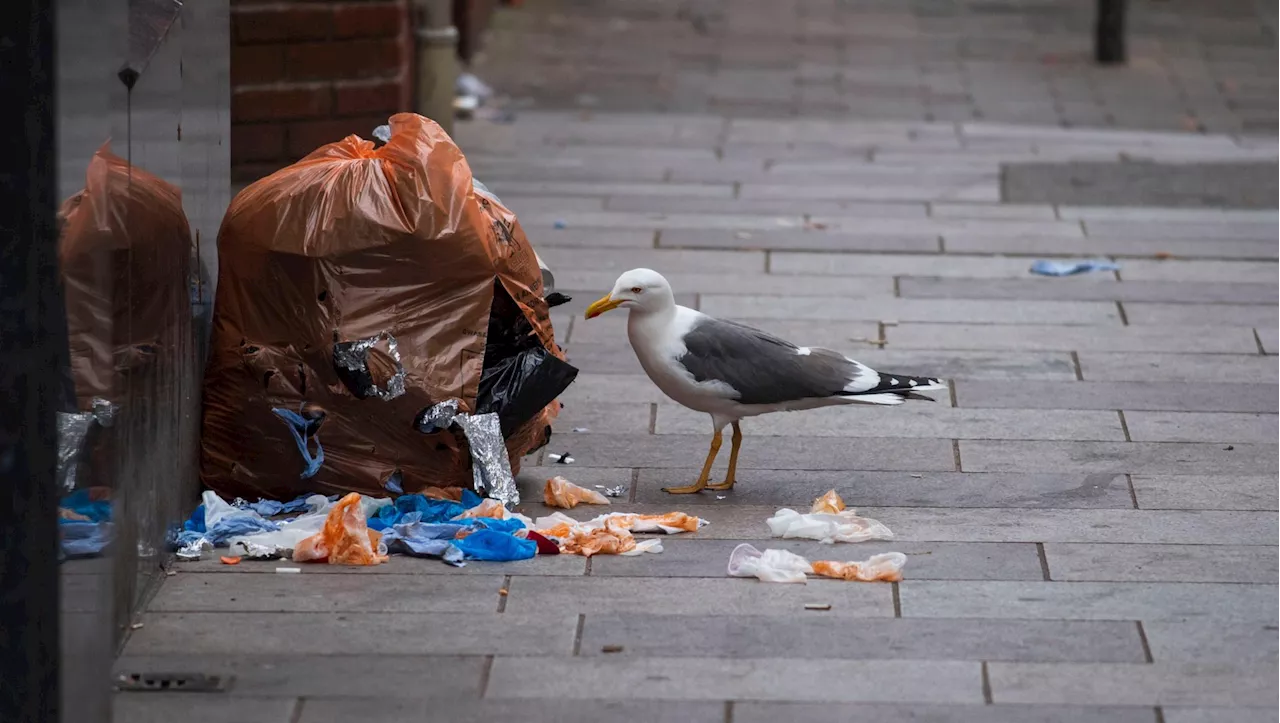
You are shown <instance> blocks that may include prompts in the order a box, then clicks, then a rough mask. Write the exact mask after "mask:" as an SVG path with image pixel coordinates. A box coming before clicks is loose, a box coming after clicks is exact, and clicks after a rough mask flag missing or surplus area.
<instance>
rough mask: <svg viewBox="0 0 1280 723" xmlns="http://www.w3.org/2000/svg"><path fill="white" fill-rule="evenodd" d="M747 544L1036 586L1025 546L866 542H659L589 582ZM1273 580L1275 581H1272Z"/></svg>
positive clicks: (710, 559) (670, 573)
mask: <svg viewBox="0 0 1280 723" xmlns="http://www.w3.org/2000/svg"><path fill="white" fill-rule="evenodd" d="M743 543H747V544H750V545H752V546H753V547H755V548H756V549H757V550H765V549H783V550H790V551H792V552H794V553H796V554H798V555H800V556H801V557H804V558H806V559H808V560H811V561H813V560H836V561H841V562H844V561H849V560H865V559H867V558H868V557H871V556H872V555H877V554H880V553H882V552H889V551H896V552H902V553H905V554H906V555H907V568H908V569H907V573H906V574H908V575H910V577H911V578H912V579H913V580H1041V579H1043V573H1042V571H1041V567H1040V557H1039V555H1038V554H1037V551H1036V546H1035V545H1032V544H1029V543H954V542H899V541H892V542H866V543H860V544H858V545H856V546H849V545H839V546H834V547H833V546H831V545H823V544H822V543H819V542H809V541H805V540H782V539H769V538H766V537H764V536H761V538H760V539H756V540H683V539H680V538H678V537H677V538H673V539H670V540H663V542H662V554H660V555H641V556H639V557H638V559H632V558H624V557H608V556H598V557H595V558H593V559H592V564H591V575H592V576H593V577H724V576H725V568H726V565H727V564H728V561H729V554H730V553H731V552H732V551H733V549H734V548H735V547H737V546H738V545H740V544H743ZM1272 577H1273V579H1274V576H1272Z"/></svg>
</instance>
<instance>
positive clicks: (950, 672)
mask: <svg viewBox="0 0 1280 723" xmlns="http://www.w3.org/2000/svg"><path fill="white" fill-rule="evenodd" d="M981 678H982V671H981V666H980V665H979V664H978V663H976V662H962V661H923V660H911V661H907V660H875V661H860V660H795V659H791V660H783V659H776V658H766V659H736V660H726V659H724V658H637V659H630V660H621V659H612V660H611V659H607V658H606V659H601V658H565V657H560V658H555V657H544V658H542V659H541V660H539V662H538V664H537V665H534V666H530V665H528V664H527V663H525V662H524V661H521V660H520V659H518V658H498V659H496V660H494V662H493V672H492V673H491V674H490V678H489V685H490V688H491V691H492V692H491V693H490V697H495V698H562V699H575V698H587V697H596V696H604V697H609V698H617V699H637V700H649V699H660V700H661V699H665V700H717V701H721V700H796V699H802V700H811V701H842V702H849V703H860V702H863V701H883V702H906V701H908V700H909V701H912V702H918V703H977V702H979V701H981V700H982V680H981Z"/></svg>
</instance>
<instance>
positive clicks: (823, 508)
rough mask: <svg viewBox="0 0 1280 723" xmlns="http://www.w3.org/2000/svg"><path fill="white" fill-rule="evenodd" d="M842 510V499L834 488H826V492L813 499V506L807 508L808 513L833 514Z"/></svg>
mask: <svg viewBox="0 0 1280 723" xmlns="http://www.w3.org/2000/svg"><path fill="white" fill-rule="evenodd" d="M843 511H844V500H842V499H840V495H838V494H836V491H835V490H828V491H827V493H826V494H824V495H823V496H821V497H819V498H818V499H816V500H814V501H813V507H811V508H810V509H809V513H810V514H827V515H835V514H839V513H840V512H843Z"/></svg>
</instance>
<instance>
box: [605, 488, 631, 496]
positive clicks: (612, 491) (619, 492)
mask: <svg viewBox="0 0 1280 723" xmlns="http://www.w3.org/2000/svg"><path fill="white" fill-rule="evenodd" d="M626 493H627V486H626V485H618V486H617V487H606V488H604V496H605V497H621V496H623V495H625V494H626Z"/></svg>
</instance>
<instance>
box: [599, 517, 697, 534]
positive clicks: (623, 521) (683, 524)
mask: <svg viewBox="0 0 1280 723" xmlns="http://www.w3.org/2000/svg"><path fill="white" fill-rule="evenodd" d="M609 524H610V525H613V526H615V527H620V528H625V529H629V530H635V531H637V532H655V531H658V530H662V531H664V532H670V531H671V530H677V531H681V532H697V531H698V524H699V519H698V518H697V517H694V516H693V515H689V514H685V513H684V512H666V513H663V514H661V515H638V514H635V513H619V514H617V515H612V516H611V517H610V519H609Z"/></svg>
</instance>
